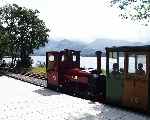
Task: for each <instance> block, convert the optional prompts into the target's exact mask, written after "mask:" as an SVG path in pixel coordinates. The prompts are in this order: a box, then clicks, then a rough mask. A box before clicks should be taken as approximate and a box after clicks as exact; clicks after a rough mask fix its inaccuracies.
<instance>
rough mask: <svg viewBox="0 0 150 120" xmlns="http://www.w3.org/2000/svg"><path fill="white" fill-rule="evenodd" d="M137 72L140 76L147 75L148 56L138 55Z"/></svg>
mask: <svg viewBox="0 0 150 120" xmlns="http://www.w3.org/2000/svg"><path fill="white" fill-rule="evenodd" d="M136 57H137V65H136V72H137V73H138V74H145V73H146V55H137V56H136Z"/></svg>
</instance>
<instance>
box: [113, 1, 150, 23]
mask: <svg viewBox="0 0 150 120" xmlns="http://www.w3.org/2000/svg"><path fill="white" fill-rule="evenodd" d="M111 5H112V6H117V7H118V8H119V9H120V10H122V12H121V14H120V16H121V17H122V18H124V19H131V20H133V21H138V22H141V23H144V24H145V25H148V23H149V22H150V0H112V1H111Z"/></svg>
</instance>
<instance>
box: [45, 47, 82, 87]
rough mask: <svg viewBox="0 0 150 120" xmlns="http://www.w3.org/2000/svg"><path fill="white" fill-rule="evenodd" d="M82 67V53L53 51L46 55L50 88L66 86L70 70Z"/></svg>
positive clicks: (66, 50)
mask: <svg viewBox="0 0 150 120" xmlns="http://www.w3.org/2000/svg"><path fill="white" fill-rule="evenodd" d="M79 66H80V51H74V50H68V49H65V50H63V51H60V52H58V51H51V52H47V53H46V70H47V77H48V79H47V84H48V87H51V88H58V87H62V86H64V85H66V84H67V83H65V82H67V80H65V78H64V76H65V74H66V73H67V72H68V70H70V69H73V68H76V67H77V68H78V67H79Z"/></svg>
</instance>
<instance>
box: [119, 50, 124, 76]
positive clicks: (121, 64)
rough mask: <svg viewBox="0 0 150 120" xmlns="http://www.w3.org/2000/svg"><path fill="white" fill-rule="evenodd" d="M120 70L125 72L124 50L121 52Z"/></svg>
mask: <svg viewBox="0 0 150 120" xmlns="http://www.w3.org/2000/svg"><path fill="white" fill-rule="evenodd" d="M119 72H120V73H124V52H119Z"/></svg>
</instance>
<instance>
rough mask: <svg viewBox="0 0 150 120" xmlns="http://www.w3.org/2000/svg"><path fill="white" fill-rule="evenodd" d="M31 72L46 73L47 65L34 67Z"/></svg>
mask: <svg viewBox="0 0 150 120" xmlns="http://www.w3.org/2000/svg"><path fill="white" fill-rule="evenodd" d="M31 72H33V73H38V74H42V73H46V67H33V68H32V69H31Z"/></svg>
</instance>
